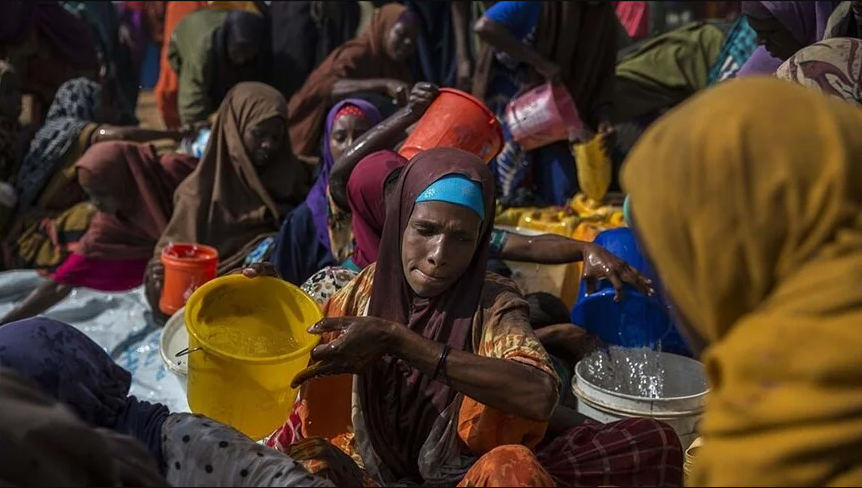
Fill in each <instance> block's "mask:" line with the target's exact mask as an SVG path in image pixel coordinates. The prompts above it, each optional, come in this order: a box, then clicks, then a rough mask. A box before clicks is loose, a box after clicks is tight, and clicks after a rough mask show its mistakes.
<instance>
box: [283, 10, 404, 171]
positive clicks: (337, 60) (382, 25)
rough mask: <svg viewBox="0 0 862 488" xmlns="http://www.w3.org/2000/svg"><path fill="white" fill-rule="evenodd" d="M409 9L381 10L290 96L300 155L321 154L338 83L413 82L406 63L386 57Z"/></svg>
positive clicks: (292, 137)
mask: <svg viewBox="0 0 862 488" xmlns="http://www.w3.org/2000/svg"><path fill="white" fill-rule="evenodd" d="M406 10H407V9H406V7H404V6H403V5H398V4H394V3H391V4H388V5H385V6H383V7H381V8H380V9H379V10H378V11H377V13H375V14H374V17H373V18H372V19H371V23H370V24H369V25H368V27H366V28H365V30H364V31H362V33H361V34H360V35H359V36H357V37H356V38H354V39H352V40H350V41H348V42H346V43H345V44H344V45H342V46H340V47H338V48H337V49H336V50H334V51H332V53H330V54H329V56H328V57H327V58H326V59H325V60H324V61H323V63H321V64H320V66H318V67H317V69H315V70H314V71H313V72H312V73H311V76H309V77H308V79H307V80H306V81H305V84H304V85H303V86H302V88H301V89H300V90H299V91H298V92H296V93H294V94H293V96H292V97H290V108H289V112H290V118H289V123H288V132H289V133H290V142H291V144H292V145H293V150H294V152H295V153H296V155H297V156H301V157H309V158H311V157H315V156H317V155H318V153H319V151H320V135H321V134H322V133H323V121H324V118H325V117H326V112H327V110H329V107H331V106H332V103H333V100H331V99H330V96H329V95H330V93H332V86H333V85H334V84H335V82H336V81H338V80H343V79H370V78H391V79H396V80H401V81H404V82H408V83H409V82H410V81H411V79H412V76H411V74H410V68H408V66H407V64H406V63H403V62H396V61H394V60H392V59H391V58H390V57H389V56H388V55H387V54H386V38H387V37H388V36H389V31H390V30H392V27H393V26H394V25H395V24H396V23H397V22H398V20H399V18H401V16H402V15H403V14H404V13H405V12H406Z"/></svg>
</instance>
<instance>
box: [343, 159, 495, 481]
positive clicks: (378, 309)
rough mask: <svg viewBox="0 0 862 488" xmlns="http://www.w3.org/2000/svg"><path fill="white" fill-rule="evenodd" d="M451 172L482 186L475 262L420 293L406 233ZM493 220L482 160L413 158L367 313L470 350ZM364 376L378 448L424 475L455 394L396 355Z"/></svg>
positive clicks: (490, 185) (396, 199)
mask: <svg viewBox="0 0 862 488" xmlns="http://www.w3.org/2000/svg"><path fill="white" fill-rule="evenodd" d="M450 174H461V175H464V176H466V177H467V178H469V179H471V180H473V181H475V182H477V183H479V184H480V185H481V186H482V193H483V195H484V197H485V198H484V199H485V219H484V221H483V222H482V229H481V232H480V235H479V243H478V245H477V247H476V251H475V253H474V254H473V260H472V261H471V262H470V266H469V267H468V268H467V270H466V271H465V272H464V274H463V275H462V276H461V278H460V279H459V280H458V281H457V282H455V284H453V285H452V286H451V288H449V289H448V290H446V292H445V293H443V294H442V295H440V296H437V297H434V298H420V297H418V296H416V295H415V294H414V293H413V290H412V289H411V288H410V285H409V284H408V283H407V280H406V278H405V277H404V269H403V267H402V264H401V237H402V236H403V235H404V231H405V229H406V228H407V223H408V221H409V220H410V216H411V214H412V213H413V206H414V203H415V201H416V198H417V197H418V196H419V194H420V193H422V191H424V190H425V189H426V188H428V186H430V185H431V184H432V183H434V182H435V181H437V180H438V179H440V178H442V177H443V176H446V175H450ZM493 224H494V179H493V176H492V175H491V171H490V170H489V169H488V167H487V165H486V164H485V162H484V161H482V159H480V158H479V157H478V156H475V155H473V154H471V153H468V152H465V151H461V150H460V149H454V148H435V149H429V150H428V151H425V152H422V153H420V154H418V155H417V156H415V157H414V158H413V159H412V160H410V163H409V164H408V165H407V167H405V168H404V170H403V172H402V174H401V177H400V178H399V180H398V183H397V184H396V187H395V190H394V191H393V193H392V198H391V199H390V201H389V203H388V204H387V206H386V223H385V226H384V229H383V237H382V240H381V245H380V259H379V260H378V261H377V268H376V270H375V272H374V288H373V291H372V295H371V304H370V307H369V313H368V315H369V316H372V317H380V318H383V319H387V320H391V321H394V322H397V323H399V324H404V325H405V326H406V327H409V328H410V330H412V331H413V332H415V333H417V334H419V335H421V336H422V337H425V338H426V339H431V340H433V341H436V342H439V343H442V344H448V345H449V346H450V347H451V348H452V349H455V350H460V351H469V352H472V343H471V338H472V331H473V327H474V324H473V317H474V315H475V313H476V311H477V309H478V307H479V305H480V303H479V302H480V297H481V295H482V289H483V285H484V283H485V272H486V268H487V265H488V240H489V238H490V235H491V229H492V227H493ZM477 325H479V326H481V325H482V324H477ZM359 378H360V388H359V393H360V401H361V404H362V410H363V414H364V417H365V421H366V423H367V427H368V431H369V435H370V438H371V442H372V445H373V447H374V451H375V452H376V453H377V454H378V455H379V456H380V458H381V460H382V461H383V462H384V463H385V465H386V466H387V467H388V468H389V469H390V470H391V471H392V475H393V476H394V477H395V478H396V479H398V480H402V479H410V480H417V481H418V480H421V475H420V473H419V467H418V465H417V459H418V458H419V451H420V449H421V447H422V444H423V443H424V442H425V440H426V439H427V438H428V435H429V433H430V431H431V427H432V426H433V424H434V422H435V421H436V420H437V418H438V417H439V416H440V414H441V413H442V412H443V410H445V409H446V407H448V406H449V405H450V404H451V403H452V401H453V400H454V399H455V394H456V392H455V391H454V390H453V389H452V388H450V387H449V386H447V385H445V384H444V383H442V382H439V381H432V380H431V378H429V377H428V376H425V375H424V374H422V373H421V372H419V371H418V370H416V369H414V368H413V367H412V366H410V365H409V364H407V363H405V362H403V361H401V360H398V359H395V358H390V357H387V358H384V359H382V360H380V361H378V362H377V363H375V364H374V365H372V366H371V367H370V368H369V369H368V371H367V372H365V373H363V374H362V375H360V377H359Z"/></svg>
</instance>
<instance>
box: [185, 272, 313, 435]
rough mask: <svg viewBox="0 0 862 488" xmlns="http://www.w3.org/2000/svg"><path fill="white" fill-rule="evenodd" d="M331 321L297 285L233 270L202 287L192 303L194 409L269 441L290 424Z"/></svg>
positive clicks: (188, 325) (188, 324) (188, 308)
mask: <svg viewBox="0 0 862 488" xmlns="http://www.w3.org/2000/svg"><path fill="white" fill-rule="evenodd" d="M322 318H323V313H322V312H321V311H320V307H318V306H317V304H316V303H315V302H314V300H312V299H311V297H309V296H308V295H306V294H305V293H304V292H303V291H302V290H300V289H299V288H297V287H296V286H294V285H292V284H290V283H287V282H286V281H282V280H279V279H276V278H268V277H266V278H265V277H259V278H253V279H250V278H246V277H244V276H241V275H230V276H224V277H222V278H217V279H215V280H213V281H210V282H208V283H206V284H205V285H204V286H202V287H200V288H198V289H197V290H196V291H195V292H194V294H192V296H191V297H189V300H188V303H187V304H186V311H185V322H186V328H187V329H188V331H189V353H188V356H189V357H188V370H189V373H188V401H189V407H191V410H192V412H194V413H199V414H202V415H206V416H207V417H210V418H212V419H215V420H218V421H219V422H222V423H225V424H228V425H230V426H232V427H234V428H235V429H237V430H239V431H240V432H242V433H244V434H246V435H248V436H249V437H251V438H252V439H257V440H259V439H263V438H264V437H266V436H267V435H269V434H271V433H272V431H273V430H274V429H276V428H277V427H279V426H280V425H281V424H283V423H284V421H285V419H286V418H287V417H288V415H289V413H290V410H291V408H293V403H294V401H295V400H296V390H295V389H293V388H291V387H290V382H291V380H293V377H294V376H295V375H296V373H298V372H299V371H301V370H302V369H303V368H305V366H306V365H307V364H308V360H309V357H310V354H311V350H312V349H313V348H314V346H316V345H317V343H318V341H319V337H318V336H315V335H312V334H309V333H308V332H307V331H306V329H308V327H310V326H311V325H312V324H314V323H315V322H317V321H319V320H320V319H322Z"/></svg>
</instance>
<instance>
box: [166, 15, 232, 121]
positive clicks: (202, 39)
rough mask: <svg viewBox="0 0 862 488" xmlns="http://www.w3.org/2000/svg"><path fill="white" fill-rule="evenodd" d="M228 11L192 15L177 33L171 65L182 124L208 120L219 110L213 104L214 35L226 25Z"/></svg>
mask: <svg viewBox="0 0 862 488" xmlns="http://www.w3.org/2000/svg"><path fill="white" fill-rule="evenodd" d="M227 15H228V11H227V10H222V9H216V8H208V9H203V10H198V11H196V12H192V13H191V14H189V15H188V16H186V18H184V19H183V20H182V21H181V22H180V24H179V25H178V26H177V28H176V29H174V33H173V35H172V36H171V44H170V47H169V48H168V62H169V63H170V64H171V68H172V69H173V70H174V72H175V73H176V74H177V77H178V78H179V80H178V84H179V87H178V89H179V93H178V94H177V99H178V101H177V105H178V107H177V108H178V111H179V115H180V121H181V122H182V123H184V124H185V123H188V122H197V121H201V120H206V118H207V117H209V116H210V114H212V113H213V112H214V111H215V110H216V109H217V108H218V106H217V102H218V101H216V100H210V94H209V86H210V82H211V80H210V78H212V73H213V71H214V68H213V66H214V65H213V63H214V60H213V49H212V47H213V33H214V32H215V31H216V30H217V29H218V28H219V27H221V26H222V24H224V21H225V19H226V18H227Z"/></svg>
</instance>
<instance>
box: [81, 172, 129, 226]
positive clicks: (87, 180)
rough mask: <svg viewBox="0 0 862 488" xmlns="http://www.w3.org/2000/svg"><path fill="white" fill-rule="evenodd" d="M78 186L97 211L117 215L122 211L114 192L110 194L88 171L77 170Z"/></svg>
mask: <svg viewBox="0 0 862 488" xmlns="http://www.w3.org/2000/svg"><path fill="white" fill-rule="evenodd" d="M78 184H79V185H81V188H83V189H84V191H85V192H86V193H87V195H88V196H89V197H90V202H91V203H92V204H93V206H95V207H96V208H97V209H99V211H101V212H105V213H109V214H111V215H117V214H119V213H120V212H121V211H122V210H123V203H122V202H121V201H120V199H119V198H117V196H116V195H115V193H116V192H112V191H111V189H110V188H108V186H107V185H105V184H103V183H102V182H101V181H99V179H98V178H96V177H95V176H94V175H93V173H91V172H90V171H88V170H86V169H84V168H78Z"/></svg>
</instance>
